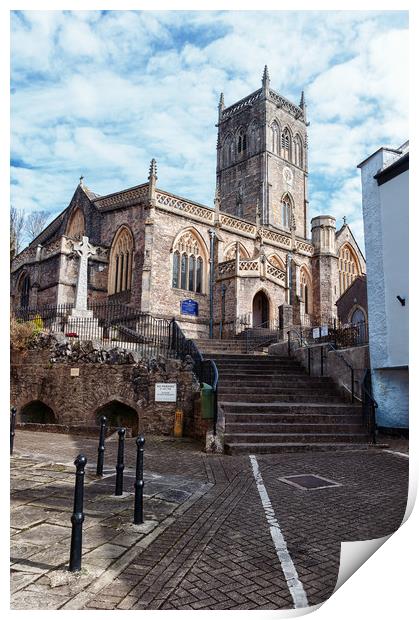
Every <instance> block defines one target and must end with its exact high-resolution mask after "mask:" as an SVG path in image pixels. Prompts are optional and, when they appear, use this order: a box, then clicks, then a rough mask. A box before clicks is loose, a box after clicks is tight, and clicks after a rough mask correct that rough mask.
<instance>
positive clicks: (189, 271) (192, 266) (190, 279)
mask: <svg viewBox="0 0 419 620" xmlns="http://www.w3.org/2000/svg"><path fill="white" fill-rule="evenodd" d="M204 264H205V261H204V258H203V251H202V247H201V244H200V242H199V240H198V239H197V237H196V236H195V235H194V234H193V233H192V232H190V231H188V232H186V233H185V234H183V235H182V236H181V237H180V239H179V240H178V241H177V242H176V244H175V247H174V251H173V271H172V286H173V288H180V289H183V290H185V291H192V292H195V293H202V292H203V291H204ZM179 267H180V268H179Z"/></svg>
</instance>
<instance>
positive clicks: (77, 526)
mask: <svg viewBox="0 0 419 620" xmlns="http://www.w3.org/2000/svg"><path fill="white" fill-rule="evenodd" d="M86 463H87V459H86V457H85V456H84V455H83V454H79V455H78V457H77V458H76V460H75V461H74V465H75V466H76V486H75V489H74V510H73V514H72V515H71V523H72V528H71V547H70V566H69V570H70V571H71V572H72V573H75V572H76V571H79V570H80V569H81V549H82V545H81V543H82V533H83V529H82V526H83V521H84V514H83V486H84V468H85V467H86Z"/></svg>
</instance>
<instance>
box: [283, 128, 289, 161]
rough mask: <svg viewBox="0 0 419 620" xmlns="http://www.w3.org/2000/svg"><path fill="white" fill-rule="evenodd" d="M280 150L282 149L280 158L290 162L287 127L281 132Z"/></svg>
mask: <svg viewBox="0 0 419 620" xmlns="http://www.w3.org/2000/svg"><path fill="white" fill-rule="evenodd" d="M281 148H282V157H283V158H284V159H288V161H291V134H290V130H289V129H288V127H285V129H284V130H283V132H282V135H281Z"/></svg>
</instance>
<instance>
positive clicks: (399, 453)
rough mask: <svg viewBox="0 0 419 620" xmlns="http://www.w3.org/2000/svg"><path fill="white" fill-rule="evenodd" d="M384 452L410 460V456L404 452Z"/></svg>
mask: <svg viewBox="0 0 419 620" xmlns="http://www.w3.org/2000/svg"><path fill="white" fill-rule="evenodd" d="M383 452H388V453H389V454H396V456H404V458H405V459H408V458H409V455H408V454H405V453H404V452H397V451H396V450H383Z"/></svg>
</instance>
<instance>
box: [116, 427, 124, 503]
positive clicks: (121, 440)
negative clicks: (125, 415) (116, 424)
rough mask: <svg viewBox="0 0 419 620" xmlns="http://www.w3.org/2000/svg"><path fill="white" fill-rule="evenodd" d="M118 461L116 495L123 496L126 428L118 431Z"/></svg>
mask: <svg viewBox="0 0 419 620" xmlns="http://www.w3.org/2000/svg"><path fill="white" fill-rule="evenodd" d="M118 435H119V442H118V459H117V462H116V482H115V495H122V489H123V486H124V446H125V428H119V429H118Z"/></svg>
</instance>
